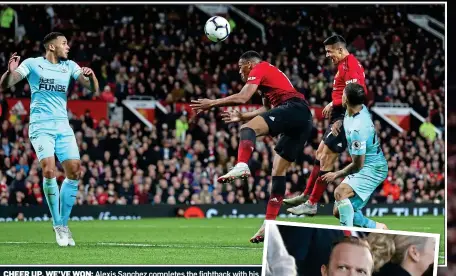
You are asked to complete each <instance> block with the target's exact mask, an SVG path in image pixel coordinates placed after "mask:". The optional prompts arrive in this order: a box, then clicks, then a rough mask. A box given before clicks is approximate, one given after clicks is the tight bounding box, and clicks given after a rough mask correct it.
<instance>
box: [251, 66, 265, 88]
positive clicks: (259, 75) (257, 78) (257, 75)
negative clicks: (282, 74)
mask: <svg viewBox="0 0 456 276" xmlns="http://www.w3.org/2000/svg"><path fill="white" fill-rule="evenodd" d="M265 75H266V69H265V68H264V66H263V64H258V65H257V66H255V67H253V69H252V71H250V74H249V77H248V78H247V84H256V85H260V84H261V83H262V81H263V79H264V76H265Z"/></svg>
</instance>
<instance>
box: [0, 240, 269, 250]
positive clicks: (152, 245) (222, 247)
mask: <svg viewBox="0 0 456 276" xmlns="http://www.w3.org/2000/svg"><path fill="white" fill-rule="evenodd" d="M0 244H54V242H26V241H4V242H0ZM80 244H81V243H80ZM82 244H83V245H89V246H90V245H92V246H95V245H97V246H125V247H156V248H201V249H247V250H249V249H250V250H263V248H262V247H261V248H260V247H247V246H207V245H176V244H173V245H166V244H149V243H117V242H97V243H87V242H85V243H82Z"/></svg>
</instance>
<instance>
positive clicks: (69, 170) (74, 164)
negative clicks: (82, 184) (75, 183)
mask: <svg viewBox="0 0 456 276" xmlns="http://www.w3.org/2000/svg"><path fill="white" fill-rule="evenodd" d="M62 165H63V168H64V170H65V175H66V177H67V178H68V179H72V180H79V178H80V175H81V161H80V160H66V161H65V162H63V164H62Z"/></svg>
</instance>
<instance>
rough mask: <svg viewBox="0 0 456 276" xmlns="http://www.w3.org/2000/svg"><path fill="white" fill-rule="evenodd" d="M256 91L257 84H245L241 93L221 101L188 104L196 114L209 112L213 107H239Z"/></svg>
mask: <svg viewBox="0 0 456 276" xmlns="http://www.w3.org/2000/svg"><path fill="white" fill-rule="evenodd" d="M257 89H258V85H257V84H246V85H244V87H243V88H242V90H241V92H239V93H237V94H234V95H231V96H228V97H226V98H223V99H216V100H209V99H198V100H196V101H195V100H193V101H192V103H191V104H190V107H191V108H193V109H194V110H196V111H197V113H199V112H201V111H204V110H209V109H211V108H213V107H220V106H230V105H239V104H245V103H246V102H248V101H249V100H250V98H252V96H253V94H255V92H256V91H257Z"/></svg>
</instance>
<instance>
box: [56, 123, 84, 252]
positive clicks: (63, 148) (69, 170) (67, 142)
mask: <svg viewBox="0 0 456 276" xmlns="http://www.w3.org/2000/svg"><path fill="white" fill-rule="evenodd" d="M59 125H60V126H59V127H60V129H61V132H60V134H59V135H58V136H57V140H56V154H57V157H58V158H59V160H60V161H61V162H62V166H63V168H64V170H65V176H66V178H65V180H63V183H62V188H61V191H60V214H61V216H62V225H63V227H64V229H65V231H66V232H67V235H68V245H69V246H75V245H76V243H75V241H74V239H73V234H72V232H71V231H70V228H69V227H68V220H69V218H70V214H71V210H72V209H73V205H74V203H75V202H76V196H77V193H78V184H79V178H80V169H81V161H80V156H79V150H78V146H77V143H76V139H75V137H74V132H73V130H72V129H71V127H70V126H69V124H68V122H62V123H60V124H59Z"/></svg>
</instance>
